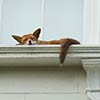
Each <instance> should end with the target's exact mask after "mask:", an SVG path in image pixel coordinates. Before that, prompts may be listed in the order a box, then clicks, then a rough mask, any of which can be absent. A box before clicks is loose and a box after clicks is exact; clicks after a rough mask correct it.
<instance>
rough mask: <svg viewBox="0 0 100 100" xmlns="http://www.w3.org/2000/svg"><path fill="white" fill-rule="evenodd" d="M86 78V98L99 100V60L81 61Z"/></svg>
mask: <svg viewBox="0 0 100 100" xmlns="http://www.w3.org/2000/svg"><path fill="white" fill-rule="evenodd" d="M82 63H83V68H84V69H85V71H86V73H87V74H86V78H87V89H86V92H87V96H88V97H89V99H90V100H100V58H99V59H94V58H93V59H82Z"/></svg>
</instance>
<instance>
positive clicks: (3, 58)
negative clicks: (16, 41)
mask: <svg viewBox="0 0 100 100" xmlns="http://www.w3.org/2000/svg"><path fill="white" fill-rule="evenodd" d="M59 52H60V45H34V46H22V45H15V46H8V45H0V67H9V66H10V67H22V66H24V67H59V65H60V64H59ZM69 66H73V67H76V66H83V68H84V69H85V71H86V73H87V74H86V78H87V89H86V91H87V96H88V97H89V99H90V100H100V46H98V45H97V46H90V45H73V46H71V47H70V48H69V50H68V54H67V57H66V59H65V62H64V64H63V67H69ZM63 67H62V68H63ZM59 68H60V67H59Z"/></svg>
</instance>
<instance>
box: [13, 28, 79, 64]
mask: <svg viewBox="0 0 100 100" xmlns="http://www.w3.org/2000/svg"><path fill="white" fill-rule="evenodd" d="M40 32H41V29H40V28H39V29H37V30H36V31H35V32H34V33H31V34H27V35H24V36H22V37H20V36H16V35H12V37H13V38H14V39H15V40H17V41H18V42H19V44H20V45H24V44H26V43H28V45H32V43H33V44H39V45H41V44H48V45H53V44H61V50H60V56H59V58H60V64H63V63H64V61H65V57H66V54H67V51H68V48H69V47H70V46H71V45H73V44H80V42H79V41H77V40H75V39H71V38H63V39H60V40H52V41H42V40H38V38H39V35H40ZM31 42H32V43H31Z"/></svg>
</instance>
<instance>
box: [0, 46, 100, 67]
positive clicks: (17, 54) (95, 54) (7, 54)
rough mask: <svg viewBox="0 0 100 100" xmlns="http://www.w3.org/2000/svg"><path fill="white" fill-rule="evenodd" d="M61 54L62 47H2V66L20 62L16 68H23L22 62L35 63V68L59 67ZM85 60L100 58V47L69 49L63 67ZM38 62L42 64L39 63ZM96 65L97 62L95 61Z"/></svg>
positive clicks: (0, 54)
mask: <svg viewBox="0 0 100 100" xmlns="http://www.w3.org/2000/svg"><path fill="white" fill-rule="evenodd" d="M59 52H60V45H33V46H22V45H15V46H9V45H0V65H1V66H3V65H4V66H5V65H6V66H10V64H12V63H9V62H13V63H14V62H15V63H16V62H18V61H19V63H18V65H16V66H22V65H23V64H22V63H21V62H25V63H26V65H27V63H29V62H30V63H35V66H39V65H40V66H45V65H46V64H49V63H50V64H49V65H50V66H56V67H57V66H59ZM8 58H9V59H8ZM76 58H78V59H76ZM83 58H85V59H87V58H90V59H92V58H95V59H98V58H100V46H85V45H84V46H83V45H73V46H71V47H70V48H69V51H68V54H67V59H66V60H65V62H64V64H63V66H67V64H68V62H70V61H71V62H70V64H73V62H75V61H76V60H78V63H77V64H81V60H80V59H83ZM8 60H10V61H8ZM21 60H23V61H21ZM3 61H5V62H6V63H3ZM38 61H39V62H40V63H38ZM36 62H37V63H36ZM43 62H44V63H43ZM98 62H99V61H98ZM91 63H92V62H91ZM95 63H97V62H96V61H95ZM2 64H3V65H2ZM33 67H34V66H33Z"/></svg>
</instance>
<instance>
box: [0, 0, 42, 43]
mask: <svg viewBox="0 0 100 100" xmlns="http://www.w3.org/2000/svg"><path fill="white" fill-rule="evenodd" d="M41 7H42V0H3V15H2V16H3V19H2V20H3V21H2V22H3V23H2V35H3V43H6V44H15V42H14V40H13V39H12V38H11V35H12V34H16V35H23V34H25V33H29V32H33V31H34V29H35V28H37V27H40V26H41Z"/></svg>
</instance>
